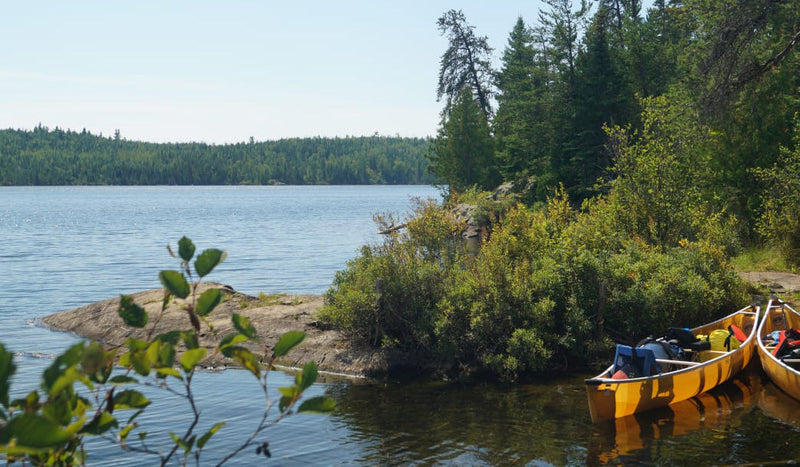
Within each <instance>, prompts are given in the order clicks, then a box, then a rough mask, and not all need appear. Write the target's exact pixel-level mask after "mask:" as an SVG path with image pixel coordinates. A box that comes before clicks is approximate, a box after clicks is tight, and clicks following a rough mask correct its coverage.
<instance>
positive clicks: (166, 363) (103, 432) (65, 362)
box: [0, 237, 334, 466]
mask: <svg viewBox="0 0 800 467" xmlns="http://www.w3.org/2000/svg"><path fill="white" fill-rule="evenodd" d="M168 248H169V247H168ZM169 252H170V254H172V256H173V257H176V258H178V259H179V260H180V269H179V270H177V271H175V270H166V271H161V273H159V279H160V280H161V284H162V285H163V286H164V290H165V293H164V298H163V300H162V301H161V309H160V311H159V312H158V313H156V316H155V318H154V320H153V323H152V324H151V325H150V327H149V329H148V332H147V334H146V336H147V337H146V339H135V338H129V339H127V341H126V342H125V346H124V347H125V348H127V351H126V350H124V348H123V347H119V348H105V347H104V346H103V345H102V344H101V343H99V342H86V341H83V342H79V343H77V344H75V345H73V346H71V347H70V348H68V349H67V350H66V351H65V352H64V353H62V354H61V355H59V356H58V357H56V358H55V360H54V361H53V363H52V364H51V365H50V366H49V367H48V368H47V369H46V370H45V371H44V373H43V374H42V380H41V385H40V388H39V389H35V390H33V391H31V392H30V393H28V394H27V395H26V396H24V397H21V398H17V399H13V400H12V399H11V398H10V394H11V388H10V382H11V378H12V377H13V375H14V373H15V371H16V365H15V364H14V361H13V354H12V353H11V352H9V351H7V350H6V348H5V347H4V346H3V345H2V344H0V453H2V454H3V455H5V458H6V460H7V462H8V463H9V464H11V463H14V462H23V463H26V462H30V463H31V464H33V465H53V466H55V465H58V466H61V465H83V464H84V463H85V462H86V459H87V458H88V454H87V452H86V448H85V444H84V440H85V438H86V437H91V436H95V437H100V438H102V439H105V440H108V441H110V442H111V443H113V444H116V445H118V446H119V447H120V448H121V449H122V450H124V451H127V452H137V453H142V454H144V455H152V456H155V457H157V458H158V459H159V463H160V465H167V464H169V463H171V462H177V463H181V464H184V465H186V464H187V463H188V462H189V460H190V459H191V458H193V459H194V463H195V464H196V465H200V464H201V458H202V455H203V450H204V448H205V447H206V445H207V443H208V442H209V440H210V439H211V438H212V437H213V436H214V435H215V434H216V433H217V432H219V431H220V430H222V429H223V428H224V427H225V425H226V423H225V422H224V421H217V422H215V423H213V424H210V425H208V427H207V428H205V429H203V428H201V410H200V408H199V407H198V406H197V399H196V397H195V394H194V392H193V388H192V379H193V377H194V375H195V372H196V371H197V369H198V367H199V365H200V363H201V362H202V360H203V359H204V358H205V357H206V353H207V351H206V349H205V348H201V347H200V343H199V338H198V336H199V332H200V330H201V326H202V325H201V321H204V322H205V323H206V325H207V326H208V327H209V328H211V326H210V323H209V322H208V321H207V320H206V317H207V316H208V315H209V314H210V313H211V312H213V311H214V309H215V308H216V307H217V305H219V304H220V303H222V302H223V300H224V299H225V295H224V292H223V291H221V290H220V289H217V288H208V289H206V290H205V291H203V292H202V293H200V292H199V289H200V287H199V285H200V282H199V280H200V279H202V278H204V277H205V276H207V275H208V274H209V273H211V271H212V270H213V269H214V268H215V267H216V266H218V265H219V264H220V263H222V262H223V261H224V260H225V256H226V254H225V252H224V251H221V250H218V249H208V250H205V251H203V252H201V253H200V254H199V255H197V257H196V259H195V260H194V263H193V266H194V272H193V270H192V267H191V265H190V263H191V261H192V259H193V258H194V257H195V246H194V244H193V243H192V241H191V240H189V239H188V238H186V237H183V238H181V239H180V241H179V242H178V253H177V255H175V254H174V252H173V250H172V249H171V248H169ZM195 274H196V275H197V277H198V280H197V281H194V275H195ZM176 299H181V300H182V302H176V303H179V304H180V306H181V307H182V308H183V309H184V310H185V311H186V313H187V315H188V319H189V323H190V324H191V328H190V329H188V330H171V331H169V332H166V333H162V334H158V335H155V336H154V335H153V334H155V329H156V326H157V325H158V322H159V321H160V320H161V318H162V317H163V315H164V312H165V311H166V310H167V307H168V306H169V304H170V302H172V301H174V300H176ZM118 313H119V316H120V317H121V318H122V319H123V321H124V322H125V323H126V324H127V325H128V326H131V327H134V328H145V327H146V326H147V325H148V322H149V321H150V320H149V316H148V313H147V311H146V310H145V309H144V308H143V307H142V306H140V305H138V304H136V303H135V302H134V300H133V298H131V297H130V296H122V297H120V303H119V309H118ZM232 324H233V328H234V329H235V331H236V332H234V333H232V334H230V335H228V336H226V337H224V338H223V339H222V340H221V341H220V343H219V345H218V346H217V348H216V349H215V350H214V352H215V353H217V352H218V353H221V354H222V355H224V356H226V357H228V358H231V359H232V360H234V361H235V362H236V363H237V364H238V365H240V366H241V367H242V368H244V369H246V370H247V371H249V372H250V373H252V374H253V376H254V377H255V378H256V381H257V382H258V385H259V387H260V388H261V391H262V393H263V397H264V405H263V412H262V413H261V415H260V420H259V423H258V425H257V426H256V428H255V429H254V430H253V431H252V432H251V433H250V434H249V435H247V436H246V437H245V438H244V439H243V440H242V441H241V442H240V443H239V444H238V445H235V446H234V448H233V449H232V450H231V451H230V452H229V453H228V454H226V455H224V456H223V457H221V459H220V460H219V461H218V464H217V465H223V464H225V463H226V462H228V461H229V460H230V459H232V458H233V457H234V456H236V455H237V454H239V453H241V452H242V451H244V450H246V449H248V448H255V452H256V454H257V455H262V454H263V455H265V456H267V457H269V456H270V455H271V454H270V451H269V444H268V443H267V442H266V441H263V440H260V439H259V436H260V435H262V434H263V433H264V431H265V430H267V429H268V428H270V427H272V426H274V425H275V424H277V423H278V422H279V421H280V420H282V419H283V418H284V417H286V416H287V415H290V414H291V413H293V409H294V408H295V406H296V405H297V404H298V402H300V400H301V398H302V396H303V393H304V391H305V390H307V389H308V388H309V387H311V385H312V384H314V382H315V381H316V379H317V366H316V364H315V363H314V362H308V363H307V364H306V365H305V366H304V367H303V369H302V371H301V372H298V373H297V374H296V376H295V383H294V384H293V385H291V386H288V387H282V388H279V392H280V394H281V398H280V400H279V401H277V404H278V413H277V414H275V416H274V417H272V418H270V413H271V412H272V409H273V406H274V405H275V403H276V402H275V401H273V400H272V398H271V397H270V395H269V392H268V386H267V379H268V375H269V370H270V369H272V368H273V363H274V362H275V361H276V359H278V358H280V357H282V356H284V355H286V354H287V353H288V352H289V351H290V350H291V349H292V348H294V347H295V346H297V345H298V344H300V343H301V342H302V341H303V339H304V338H305V334H304V333H302V332H299V331H290V332H288V333H286V334H284V335H283V336H282V337H281V338H280V339H279V340H278V342H277V343H276V344H275V345H274V346H273V347H272V348H271V349H270V348H269V347H268V346H266V345H264V344H263V343H261V342H260V340H259V338H258V335H257V333H256V329H255V327H254V326H253V325H252V323H251V322H250V320H249V319H248V318H246V317H244V316H240V315H237V314H235V313H234V314H233V316H232ZM245 342H251V343H254V344H257V345H259V346H261V347H262V348H263V350H264V355H263V356H258V355H256V354H254V353H253V352H252V351H250V350H249V349H248V348H246V347H244V346H243V345H242V344H244V343H245ZM115 361H117V365H116V366H115ZM262 361H266V362H267V363H266V368H263V367H262V365H261V363H260V362H262ZM141 386H145V387H149V388H153V389H158V390H163V391H165V392H166V393H168V394H171V395H174V396H177V397H179V398H180V399H182V400H183V402H184V403H185V404H186V406H187V408H186V409H185V410H186V411H187V412H188V415H189V417H188V418H189V422H188V425H187V426H186V427H184V428H182V429H181V431H180V433H175V432H170V433H169V438H168V439H165V440H152V438H151V437H149V436H148V432H147V431H145V430H144V427H143V426H142V424H140V422H139V421H138V420H139V417H140V416H141V415H142V414H143V413H144V412H145V411H146V410H147V409H148V407H149V406H150V404H151V401H150V399H149V398H148V396H147V395H145V393H143V392H142V391H140V390H138V389H136V388H137V387H141ZM333 407H334V403H333V401H332V400H331V399H330V398H328V397H324V396H318V397H313V398H309V399H306V400H304V401H303V402H302V403H300V404H299V406H298V407H297V408H296V411H297V412H309V413H326V412H330V411H331V410H333ZM202 425H203V426H205V424H202Z"/></svg>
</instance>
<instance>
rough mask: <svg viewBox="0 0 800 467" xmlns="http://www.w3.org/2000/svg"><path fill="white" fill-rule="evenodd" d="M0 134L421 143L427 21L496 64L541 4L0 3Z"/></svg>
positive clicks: (431, 49)
mask: <svg viewBox="0 0 800 467" xmlns="http://www.w3.org/2000/svg"><path fill="white" fill-rule="evenodd" d="M0 6H1V7H2V8H1V9H0V11H2V14H0V43H2V44H3V51H2V53H0V57H2V58H1V59H0V128H23V129H31V128H33V127H34V126H36V125H37V124H38V123H41V124H43V125H45V126H48V127H50V128H53V127H56V126H59V127H61V128H64V129H67V128H68V129H73V130H77V131H80V130H81V129H82V128H86V129H87V130H89V131H91V132H93V133H95V134H97V133H100V132H102V133H103V135H106V136H108V135H111V134H112V133H113V131H114V130H115V129H119V130H120V131H121V134H122V136H123V137H124V138H126V139H132V140H144V141H155V142H166V141H180V142H183V141H203V142H208V143H231V142H240V141H246V140H247V139H248V138H249V137H250V136H253V137H254V138H255V139H256V140H267V139H278V138H284V137H302V136H345V135H371V134H373V133H374V132H376V131H377V132H379V133H380V134H383V135H394V134H400V135H401V136H429V135H434V134H435V131H436V127H437V124H438V119H439V111H440V109H441V104H440V103H438V102H436V81H437V77H438V69H439V57H440V55H441V54H442V52H443V51H444V49H445V47H446V40H445V38H443V37H442V36H441V35H440V34H439V32H438V30H437V28H436V19H437V18H438V17H439V16H440V15H441V14H442V13H443V12H444V11H446V10H448V9H450V8H455V9H462V10H463V11H464V13H465V14H466V16H467V19H468V21H469V22H470V23H471V24H473V25H475V26H476V31H477V33H478V34H481V35H487V36H489V41H490V44H491V45H492V46H493V47H494V48H495V56H496V57H499V55H500V54H501V53H502V50H503V48H504V47H505V44H506V41H507V39H508V34H509V32H510V31H511V29H512V27H513V25H514V23H515V22H516V19H517V17H518V16H522V17H523V18H524V19H525V20H526V22H528V23H529V24H530V23H532V22H534V21H535V20H536V18H537V16H538V9H539V6H540V3H539V2H538V1H533V0H528V1H522V0H495V1H461V2H457V3H456V2H447V1H440V0H421V1H416V0H413V1H394V2H389V1H366V0H364V1H360V0H345V1H316V0H315V1H296V2H295V1H280V2H278V1H255V0H253V1H240V0H228V1H217V2H211V1H200V0H194V1H136V2H132V1H129V2H124V3H123V2H104V1H99V0H96V1H82V0H71V1H13V2H12V1H5V0H2V1H0Z"/></svg>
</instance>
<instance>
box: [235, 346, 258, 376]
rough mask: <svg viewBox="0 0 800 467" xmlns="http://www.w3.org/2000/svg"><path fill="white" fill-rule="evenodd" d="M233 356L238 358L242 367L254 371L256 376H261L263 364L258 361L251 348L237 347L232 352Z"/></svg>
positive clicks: (237, 360)
mask: <svg viewBox="0 0 800 467" xmlns="http://www.w3.org/2000/svg"><path fill="white" fill-rule="evenodd" d="M231 358H233V359H234V360H236V362H237V363H239V364H240V365H242V367H244V368H245V369H247V370H249V371H250V373H253V375H254V376H255V377H256V378H260V377H261V365H260V364H259V363H258V359H257V358H256V356H255V355H253V353H252V352H250V351H249V350H247V349H245V348H241V347H239V348H236V349H234V350H233V352H232V353H231Z"/></svg>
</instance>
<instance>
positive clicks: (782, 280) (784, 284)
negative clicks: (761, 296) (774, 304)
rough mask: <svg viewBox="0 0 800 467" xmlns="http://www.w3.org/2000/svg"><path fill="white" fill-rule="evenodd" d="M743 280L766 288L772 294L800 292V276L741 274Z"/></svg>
mask: <svg viewBox="0 0 800 467" xmlns="http://www.w3.org/2000/svg"><path fill="white" fill-rule="evenodd" d="M739 275H740V276H741V277H742V279H744V280H746V281H747V282H750V283H752V284H755V285H758V286H766V287H768V288H769V290H770V292H771V293H796V292H800V275H797V274H792V273H791V272H780V271H755V272H741V273H739Z"/></svg>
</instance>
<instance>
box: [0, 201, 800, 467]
mask: <svg viewBox="0 0 800 467" xmlns="http://www.w3.org/2000/svg"><path fill="white" fill-rule="evenodd" d="M412 197H433V198H438V197H439V195H438V192H437V190H436V189H434V188H432V187H425V186H370V187H353V186H345V187H327V186H326V187H292V186H282V187H0V239H2V247H1V248H0V342H3V343H4V344H5V345H6V347H7V348H9V349H11V350H13V351H14V352H17V357H16V362H17V364H18V366H19V367H20V369H19V371H18V375H17V377H16V379H15V381H14V385H13V387H12V391H13V392H14V393H15V394H24V393H27V392H28V391H30V390H32V389H33V388H35V386H36V384H37V382H38V379H39V375H40V374H41V371H42V370H43V369H44V368H46V367H47V366H48V365H49V364H50V363H51V362H52V360H51V358H52V356H53V355H55V354H58V353H60V352H61V351H63V350H64V349H65V348H66V347H67V346H68V345H70V344H71V343H74V342H76V337H74V336H71V335H67V334H64V333H58V332H52V331H49V330H47V329H45V328H43V327H41V326H39V325H37V321H36V319H37V318H41V317H43V316H46V315H48V314H51V313H55V312H58V311H62V310H66V309H70V308H74V307H77V306H81V305H85V304H88V303H92V302H95V301H98V300H103V299H106V298H111V297H115V296H118V295H119V294H122V293H132V292H137V291H140V290H145V289H152V288H158V287H160V285H159V283H158V279H157V274H158V271H159V270H161V269H166V268H174V266H175V263H174V262H173V260H172V258H170V257H169V256H168V254H167V253H166V250H165V248H164V247H165V245H166V244H167V243H170V244H172V245H175V244H176V242H177V240H178V239H179V238H180V237H181V236H182V235H186V236H188V237H190V238H191V239H192V240H193V241H194V242H195V244H196V245H197V247H198V250H202V249H205V248H210V247H219V248H222V249H224V250H226V251H227V252H228V259H227V260H226V261H225V263H223V264H222V265H221V266H220V267H219V268H217V269H216V270H215V271H214V273H212V274H211V276H210V277H209V279H210V280H214V281H218V282H224V283H227V284H230V285H232V286H233V287H234V288H236V289H237V290H240V291H242V292H245V293H248V294H253V295H256V294H258V293H259V292H261V291H263V292H266V293H272V292H289V293H312V294H321V293H324V292H325V290H326V289H327V288H328V286H329V285H330V283H331V281H332V279H333V276H334V274H335V272H336V271H337V270H340V269H343V268H344V266H345V263H346V261H347V260H348V259H350V258H352V257H354V256H355V255H356V254H357V250H358V248H359V247H360V246H361V245H363V244H366V243H372V242H378V241H380V238H379V236H378V235H377V234H376V230H377V229H376V227H375V225H374V223H373V222H372V214H374V213H377V212H394V213H404V212H406V211H408V209H409V208H410V206H411V205H412V202H411V198H412ZM587 376H589V375H576V376H571V377H569V378H560V379H555V380H550V381H543V382H541V383H538V384H519V385H500V384H488V383H480V384H478V383H476V384H457V383H441V382H410V383H409V382H405V383H394V382H388V383H381V384H351V383H348V382H343V381H328V382H325V383H321V384H316V385H315V386H314V387H312V388H311V390H310V391H311V395H314V394H323V393H325V394H327V395H329V396H331V397H333V398H334V399H335V400H336V402H337V406H338V411H337V412H336V413H335V414H333V415H330V416H316V415H298V416H292V417H289V418H287V419H285V420H283V421H281V422H280V424H279V425H278V426H276V427H274V428H272V429H270V430H269V431H268V432H267V435H266V436H265V438H266V439H267V440H268V441H269V442H270V449H271V453H272V458H271V459H270V460H269V462H270V463H272V464H273V465H398V464H401V465H407V464H415V465H431V464H434V465H441V464H451V465H537V466H539V465H586V464H588V465H602V464H626V465H631V464H633V465H636V464H654V465H736V464H739V465H740V464H756V465H759V464H764V463H773V464H779V463H784V462H786V461H789V460H792V459H800V403H798V402H796V401H794V400H792V399H790V398H789V397H788V396H785V395H784V394H783V393H782V392H780V391H779V390H777V389H776V388H775V387H774V386H772V385H771V384H770V383H768V382H766V381H763V380H762V377H761V374H760V372H759V368H757V367H754V368H750V369H749V371H748V372H746V373H745V374H744V375H742V376H740V377H739V378H737V379H736V380H735V381H733V382H731V383H729V384H726V385H724V386H722V387H720V388H718V389H717V390H715V391H713V392H712V393H709V394H706V395H703V396H702V397H700V398H698V399H694V400H691V401H687V402H683V403H680V404H676V405H674V406H672V407H670V408H668V409H665V410H662V411H656V412H651V413H648V414H644V415H641V416H637V417H627V418H625V419H622V420H617V421H616V422H614V423H608V424H605V425H592V423H591V421H590V419H589V413H588V408H587V405H586V395H585V392H584V387H583V378H584V377H587ZM290 381H291V376H288V375H285V374H283V373H280V372H274V373H272V374H271V375H270V387H271V389H272V390H273V396H274V395H275V394H276V393H275V388H277V387H279V386H283V385H288V384H290ZM194 388H195V391H196V392H197V393H198V394H200V396H198V402H199V404H200V406H201V410H202V416H203V420H205V421H206V423H205V424H201V428H202V427H208V426H210V425H211V424H212V423H213V422H216V421H220V420H225V421H227V423H228V424H227V426H226V427H225V428H224V429H223V430H221V431H220V432H219V433H218V434H217V435H216V436H215V437H214V438H212V441H211V442H210V443H209V444H208V445H207V447H206V451H207V454H208V456H207V458H205V462H203V464H204V465H205V464H207V463H211V462H213V460H214V459H219V458H220V455H221V454H218V453H222V452H227V451H229V450H230V449H231V448H232V447H234V446H235V444H234V443H235V442H236V441H237V440H240V439H241V438H242V437H243V436H245V434H246V433H249V431H248V429H249V428H251V427H252V426H254V424H255V423H256V420H255V418H256V417H257V414H259V413H260V412H261V410H262V407H263V397H262V396H261V394H260V390H259V389H258V387H257V386H256V384H255V382H254V381H253V380H252V376H251V375H249V373H246V372H243V371H237V370H228V371H225V372H218V373H212V372H207V373H200V374H198V375H197V376H196V379H195V384H194ZM154 397H157V399H156V400H155V401H154V406H152V407H151V408H150V409H149V414H148V415H147V416H145V417H141V418H140V419H139V421H140V423H141V424H142V425H143V426H144V427H146V429H147V430H148V431H149V433H150V437H149V439H151V440H152V445H154V446H158V445H159V444H161V445H166V444H167V439H168V434H167V433H168V432H169V431H178V430H179V429H180V427H181V426H185V423H186V419H185V418H184V417H183V416H182V415H181V413H182V411H181V410H180V409H178V410H176V409H175V407H176V404H180V403H181V401H180V400H176V399H174V398H169V397H165V396H164V394H163V393H160V392H156V395H155V396H154ZM89 461H90V465H131V466H133V465H151V464H152V463H153V462H154V459H153V458H149V457H141V456H133V455H131V454H124V453H122V452H121V451H119V450H118V449H116V448H114V447H109V446H108V445H107V443H105V442H102V441H99V442H93V443H92V445H91V446H90V459H89ZM264 461H265V458H263V457H257V456H256V455H255V453H252V452H247V453H244V454H241V455H240V456H238V457H237V458H236V459H235V460H234V462H231V463H230V464H229V465H253V464H259V463H262V462H264Z"/></svg>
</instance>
